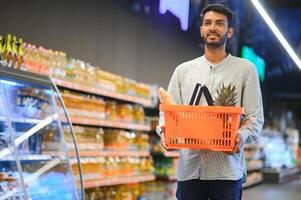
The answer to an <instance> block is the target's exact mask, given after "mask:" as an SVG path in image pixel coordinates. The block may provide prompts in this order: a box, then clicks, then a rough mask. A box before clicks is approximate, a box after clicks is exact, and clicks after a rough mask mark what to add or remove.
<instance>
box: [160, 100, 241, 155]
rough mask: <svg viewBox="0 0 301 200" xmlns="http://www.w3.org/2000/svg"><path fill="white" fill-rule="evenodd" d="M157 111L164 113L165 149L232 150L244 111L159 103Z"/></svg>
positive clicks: (229, 108)
mask: <svg viewBox="0 0 301 200" xmlns="http://www.w3.org/2000/svg"><path fill="white" fill-rule="evenodd" d="M160 110H161V111H163V112H164V118H165V141H166V145H167V147H170V148H175V149H184V148H190V149H209V150H213V151H232V150H233V148H234V143H235V137H236V134H237V130H238V127H239V124H240V117H241V114H242V113H243V108H241V107H226V106H187V105H162V104H161V105H160Z"/></svg>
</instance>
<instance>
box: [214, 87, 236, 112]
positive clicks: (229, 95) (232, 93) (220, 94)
mask: <svg viewBox="0 0 301 200" xmlns="http://www.w3.org/2000/svg"><path fill="white" fill-rule="evenodd" d="M236 104H237V93H236V88H235V85H233V86H232V85H231V83H230V84H229V85H228V86H225V84H224V83H221V85H220V87H219V88H218V89H217V97H216V98H215V99H214V105H215V106H234V107H235V106H236Z"/></svg>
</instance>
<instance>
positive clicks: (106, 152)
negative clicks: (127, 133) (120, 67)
mask: <svg viewBox="0 0 301 200" xmlns="http://www.w3.org/2000/svg"><path fill="white" fill-rule="evenodd" d="M43 154H44V155H51V156H60V155H61V152H55V151H44V152H43ZM75 155H76V154H75V151H69V152H68V156H70V157H74V156H75ZM79 155H80V157H97V156H121V157H126V156H130V157H147V156H149V155H150V152H149V151H129V150H102V151H101V150H99V151H81V150H79Z"/></svg>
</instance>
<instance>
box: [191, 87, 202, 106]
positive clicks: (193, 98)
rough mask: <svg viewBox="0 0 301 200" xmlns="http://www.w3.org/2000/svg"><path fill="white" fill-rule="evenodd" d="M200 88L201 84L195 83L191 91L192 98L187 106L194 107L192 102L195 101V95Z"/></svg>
mask: <svg viewBox="0 0 301 200" xmlns="http://www.w3.org/2000/svg"><path fill="white" fill-rule="evenodd" d="M200 87H201V84H200V83H197V84H196V85H195V87H194V90H193V93H192V96H191V98H190V102H189V105H191V106H192V105H195V104H194V101H195V97H196V95H197V93H198V92H199V88H200Z"/></svg>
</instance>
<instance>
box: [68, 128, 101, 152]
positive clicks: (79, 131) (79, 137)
mask: <svg viewBox="0 0 301 200" xmlns="http://www.w3.org/2000/svg"><path fill="white" fill-rule="evenodd" d="M63 128H64V134H65V135H64V137H65V140H66V142H67V144H68V149H69V150H74V144H73V139H72V136H71V134H70V127H69V126H64V127H63ZM73 130H74V132H75V135H76V142H77V147H78V149H79V150H83V151H98V150H103V148H104V140H103V138H104V137H103V135H104V130H103V129H102V128H96V127H84V126H73Z"/></svg>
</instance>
